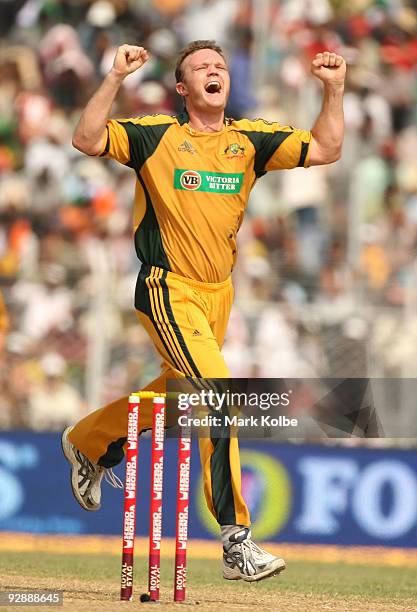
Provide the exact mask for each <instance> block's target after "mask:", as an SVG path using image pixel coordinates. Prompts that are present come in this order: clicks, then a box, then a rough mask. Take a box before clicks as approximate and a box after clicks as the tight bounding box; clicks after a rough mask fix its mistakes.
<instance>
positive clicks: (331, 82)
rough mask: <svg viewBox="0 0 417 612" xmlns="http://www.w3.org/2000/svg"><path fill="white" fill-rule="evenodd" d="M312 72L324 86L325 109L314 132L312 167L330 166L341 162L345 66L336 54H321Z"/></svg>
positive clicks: (311, 146)
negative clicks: (338, 161)
mask: <svg viewBox="0 0 417 612" xmlns="http://www.w3.org/2000/svg"><path fill="white" fill-rule="evenodd" d="M311 72H312V74H313V75H314V76H315V77H317V78H318V79H319V80H320V81H322V83H323V106H322V109H321V112H320V114H319V116H318V117H317V120H316V122H315V124H314V126H313V129H312V130H311V142H310V150H309V165H310V166H319V165H322V164H331V163H333V162H335V161H337V160H338V159H340V156H341V152H342V144H343V134H344V117H343V92H344V86H345V76H346V62H345V60H344V59H343V57H342V56H341V55H337V54H336V53H329V52H328V51H325V52H324V53H318V54H317V55H316V57H315V58H314V60H313V61H312V64H311Z"/></svg>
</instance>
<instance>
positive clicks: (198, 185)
mask: <svg viewBox="0 0 417 612" xmlns="http://www.w3.org/2000/svg"><path fill="white" fill-rule="evenodd" d="M242 184H243V172H237V173H230V172H205V171H202V170H181V169H178V168H176V169H175V172H174V189H179V190H181V191H205V192H210V193H222V194H229V195H236V194H237V193H240V190H241V188H242Z"/></svg>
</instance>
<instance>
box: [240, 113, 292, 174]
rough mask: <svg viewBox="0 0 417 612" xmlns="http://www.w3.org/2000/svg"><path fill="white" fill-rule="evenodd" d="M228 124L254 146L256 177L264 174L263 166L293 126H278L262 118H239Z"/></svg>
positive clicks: (289, 133) (290, 132) (288, 134)
mask: <svg viewBox="0 0 417 612" xmlns="http://www.w3.org/2000/svg"><path fill="white" fill-rule="evenodd" d="M230 126H231V127H232V128H235V129H236V130H237V131H238V132H240V133H241V134H244V135H245V136H246V137H247V138H249V140H250V141H251V143H252V144H253V146H254V147H255V164H254V171H255V175H256V178H260V177H261V176H263V175H264V174H266V170H265V166H266V164H267V163H268V161H269V159H270V158H271V157H272V155H273V154H274V153H275V151H276V150H277V149H278V147H279V146H280V145H281V144H282V143H283V142H284V140H286V139H287V138H288V136H290V135H291V134H292V132H293V128H291V127H290V126H280V125H279V124H278V123H271V122H269V121H265V120H264V119H254V120H253V121H250V120H249V119H240V120H239V121H231V122H230Z"/></svg>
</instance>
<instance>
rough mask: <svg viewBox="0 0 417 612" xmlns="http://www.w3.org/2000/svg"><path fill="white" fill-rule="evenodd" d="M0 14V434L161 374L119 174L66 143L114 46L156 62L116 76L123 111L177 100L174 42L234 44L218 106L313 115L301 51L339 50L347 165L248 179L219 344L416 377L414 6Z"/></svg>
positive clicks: (237, 111)
mask: <svg viewBox="0 0 417 612" xmlns="http://www.w3.org/2000/svg"><path fill="white" fill-rule="evenodd" d="M0 10H1V20H0V290H1V292H2V294H3V297H4V300H5V303H6V307H7V312H8V315H6V314H5V313H4V314H2V313H3V310H2V309H1V307H0V429H1V428H8V427H23V428H25V427H30V428H34V429H38V430H42V429H52V430H58V429H60V428H62V427H63V426H64V425H66V424H67V423H70V422H72V421H74V420H76V419H77V418H79V417H80V416H82V415H83V414H85V413H86V412H87V411H89V410H91V409H93V408H96V407H97V406H96V403H97V402H105V401H107V400H110V399H113V398H114V397H117V396H120V395H124V394H126V393H127V392H128V391H130V390H134V389H137V388H139V387H140V386H141V385H142V384H144V383H146V382H148V381H149V380H150V379H151V378H152V377H153V376H156V375H157V374H158V371H159V364H158V361H157V359H156V358H155V353H154V352H153V349H152V348H151V346H150V345H149V342H148V340H147V337H146V334H145V332H144V331H143V330H142V329H141V328H140V327H139V325H138V324H137V320H136V318H135V315H134V312H133V288H134V284H135V280H136V275H137V272H138V267H139V262H138V260H137V259H136V256H135V253H134V249H133V242H132V215H131V205H132V199H133V186H134V175H133V172H132V171H131V170H130V169H128V168H125V167H123V166H120V165H117V164H116V163H115V162H112V161H108V160H106V161H105V160H102V159H95V158H89V157H86V156H83V155H81V154H80V153H78V152H77V151H76V150H75V149H73V148H72V146H71V133H72V129H73V127H74V125H75V123H76V121H77V119H78V117H79V114H80V112H81V109H82V108H83V106H84V104H85V103H86V102H87V100H88V99H89V97H90V95H91V94H92V92H93V91H94V89H95V88H96V87H97V85H98V83H99V82H100V80H101V79H102V78H103V76H104V75H105V74H106V73H107V71H108V70H109V69H110V67H111V65H112V61H113V57H114V54H115V50H116V48H117V46H118V45H120V44H122V43H131V44H141V45H143V46H145V47H146V48H147V49H148V50H149V52H150V54H151V59H150V61H149V62H148V63H147V64H146V66H145V67H144V68H143V69H142V70H140V71H138V72H137V73H135V74H133V75H131V76H130V77H128V78H127V79H126V81H125V83H124V85H123V87H122V89H121V91H120V95H119V96H118V98H117V102H116V104H115V106H114V113H113V114H114V116H120V117H129V116H134V115H142V114H152V113H156V112H164V113H169V114H173V113H175V112H177V111H178V110H180V100H179V99H178V98H177V97H176V94H175V91H174V85H175V82H174V74H173V68H174V66H175V61H176V55H177V52H178V50H179V49H180V48H181V47H182V46H183V45H184V44H186V43H187V42H189V41H190V40H194V39H199V38H204V39H210V38H214V39H216V40H217V41H218V42H219V43H220V44H221V45H224V47H225V49H226V51H227V54H228V60H229V65H230V71H231V79H232V91H231V96H230V104H229V108H228V113H227V114H228V115H229V116H234V117H236V118H239V117H242V116H248V117H250V118H253V117H256V116H260V117H263V118H265V119H267V120H274V121H279V122H280V123H281V124H291V125H297V126H298V127H303V128H306V129H309V128H310V127H311V126H312V124H313V122H314V118H315V117H316V116H317V114H318V112H319V110H320V104H321V90H320V84H319V83H318V82H316V81H315V80H314V79H313V77H312V76H311V75H310V63H311V60H312V58H313V57H314V55H315V53H317V52H318V51H322V50H326V49H330V50H334V51H336V52H338V53H341V54H342V55H343V56H344V57H345V58H346V60H347V62H348V79H347V87H346V97H345V115H346V139H345V145H344V150H343V156H342V159H341V160H340V161H339V162H337V163H336V164H334V165H332V166H329V167H315V168H311V169H309V170H307V171H306V170H305V169H296V170H293V171H291V172H280V173H271V174H269V175H267V176H266V177H264V178H262V179H261V180H260V181H259V183H258V185H257V186H256V188H255V190H254V192H253V196H252V198H251V201H250V206H249V209H248V212H247V218H246V221H245V223H244V224H243V226H242V229H241V231H240V260H239V262H238V265H237V268H236V270H235V284H236V304H235V307H234V310H233V314H232V318H231V324H230V330H229V334H228V337H227V340H226V343H225V347H224V353H225V357H226V360H227V361H228V363H229V364H230V366H231V369H232V372H233V374H234V375H235V376H238V377H247V376H260V377H280V376H291V377H296V376H305V377H315V376H330V377H342V378H346V377H349V376H382V377H414V376H416V370H417V308H416V306H417V259H416V244H417V10H416V8H415V3H414V2H413V1H412V0H409V1H406V0H351V1H350V2H349V3H347V2H342V1H340V0H314V2H311V1H310V0H280V1H279V0H153V1H151V0H96V1H89V0H61V1H58V0H1V1H0ZM404 418H406V417H404Z"/></svg>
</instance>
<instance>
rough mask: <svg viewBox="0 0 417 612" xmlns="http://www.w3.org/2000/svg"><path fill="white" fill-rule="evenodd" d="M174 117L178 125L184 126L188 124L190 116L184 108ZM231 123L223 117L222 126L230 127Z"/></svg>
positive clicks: (227, 118)
mask: <svg viewBox="0 0 417 612" xmlns="http://www.w3.org/2000/svg"><path fill="white" fill-rule="evenodd" d="M176 117H177V120H178V123H179V124H180V125H184V124H185V123H188V122H189V121H190V116H189V114H188V112H187V109H186V108H184V109H183V110H182V111H181V112H180V113H178V114H177V115H176ZM231 121H233V119H230V118H229V117H225V118H224V125H230V123H231Z"/></svg>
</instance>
